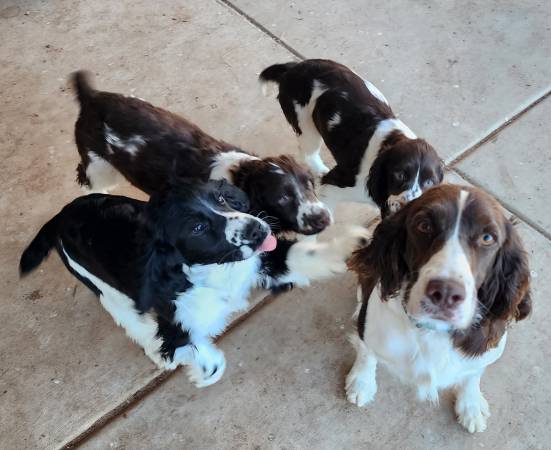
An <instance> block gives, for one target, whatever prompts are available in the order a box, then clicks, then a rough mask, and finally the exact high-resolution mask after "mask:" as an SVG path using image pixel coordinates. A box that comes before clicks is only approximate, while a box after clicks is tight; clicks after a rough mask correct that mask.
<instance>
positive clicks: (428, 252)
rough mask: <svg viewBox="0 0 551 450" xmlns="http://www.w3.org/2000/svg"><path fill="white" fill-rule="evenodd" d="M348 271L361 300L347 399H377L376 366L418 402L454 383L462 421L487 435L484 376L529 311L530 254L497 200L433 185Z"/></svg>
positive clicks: (383, 227) (379, 231)
mask: <svg viewBox="0 0 551 450" xmlns="http://www.w3.org/2000/svg"><path fill="white" fill-rule="evenodd" d="M350 267H351V268H352V269H353V270H354V271H355V272H356V273H357V274H358V277H359V281H360V287H359V288H358V299H359V300H360V301H361V302H362V304H361V307H360V309H359V316H358V336H354V337H353V339H352V341H353V344H354V346H355V348H356V352H357V355H356V361H355V363H354V366H353V367H352V370H351V371H350V373H349V374H348V377H347V380H346V391H347V396H348V399H349V400H350V401H351V402H352V403H355V404H357V405H358V406H363V405H365V404H367V403H369V402H370V401H372V400H373V399H374V396H375V393H376V391H377V382H376V379H375V370H376V365H377V362H378V361H380V362H382V363H384V365H385V366H387V367H388V368H389V369H390V371H391V372H393V373H395V374H396V375H398V376H399V377H400V378H401V379H402V380H403V381H404V382H408V383H411V384H413V385H414V386H415V387H416V389H417V395H418V397H419V398H420V399H422V400H430V401H432V402H437V401H438V391H439V390H440V389H445V388H450V387H455V389H456V391H457V399H456V403H455V411H456V413H457V416H458V420H459V422H460V423H461V424H462V425H463V426H464V427H465V428H467V430H469V431H470V432H475V431H484V430H485V429H486V421H487V418H488V416H489V415H490V413H489V409H488V403H487V402H486V400H485V399H484V397H483V395H482V393H481V392H480V378H481V376H482V374H483V373H484V370H485V368H486V367H487V366H488V365H489V364H491V363H493V362H495V361H496V360H497V359H498V358H499V357H500V356H501V355H502V353H503V350H504V348H505V341H506V335H507V328H508V326H509V324H510V323H511V322H513V321H518V320H522V319H524V318H525V317H526V316H527V315H528V314H529V313H530V310H531V300H530V288H529V286H530V273H529V270H528V261H527V256H526V252H525V251H524V248H523V245H522V242H521V240H520V238H519V235H518V234H517V232H516V230H515V229H514V227H513V224H512V223H511V222H510V221H509V220H508V219H507V218H506V217H505V216H504V213H503V211H502V209H501V207H500V205H499V204H498V203H497V201H496V200H495V199H493V198H492V197H491V196H489V195H488V194H486V193H484V192H483V191H481V190H479V189H475V188H470V187H464V186H455V185H440V186H437V187H434V188H432V189H430V190H429V191H427V192H426V193H425V194H423V195H422V196H421V197H420V198H418V199H417V200H414V201H412V202H410V203H409V204H408V205H406V206H405V207H404V208H403V209H402V210H400V211H399V212H398V213H396V214H394V215H393V216H391V217H389V218H387V219H385V220H383V222H382V223H381V224H379V226H378V227H377V228H376V230H375V232H374V235H373V239H372V241H371V243H370V244H369V245H368V246H367V247H365V248H363V249H361V250H359V251H358V252H356V253H355V255H354V256H353V258H352V260H351V262H350ZM377 283H378V284H379V286H380V292H375V291H374V287H375V286H376V285H377Z"/></svg>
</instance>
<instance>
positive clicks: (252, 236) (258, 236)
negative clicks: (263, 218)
mask: <svg viewBox="0 0 551 450" xmlns="http://www.w3.org/2000/svg"><path fill="white" fill-rule="evenodd" d="M266 236H267V232H266V229H265V227H263V226H262V224H261V223H260V222H258V221H256V220H251V221H250V222H249V224H248V225H247V228H246V229H245V233H244V237H245V239H246V240H248V241H249V242H251V243H252V244H260V243H261V242H262V241H263V240H264V239H265V238H266Z"/></svg>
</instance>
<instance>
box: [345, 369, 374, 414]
mask: <svg viewBox="0 0 551 450" xmlns="http://www.w3.org/2000/svg"><path fill="white" fill-rule="evenodd" d="M345 389H346V398H347V399H348V401H349V402H350V403H354V404H355V405H357V406H359V407H360V408H361V407H362V406H365V405H367V404H368V403H371V402H372V401H373V400H374V399H375V394H376V393H377V382H376V381H375V380H366V379H365V377H362V376H359V374H358V372H356V371H355V370H354V369H352V370H351V371H350V373H349V374H348V376H347V377H346V386H345Z"/></svg>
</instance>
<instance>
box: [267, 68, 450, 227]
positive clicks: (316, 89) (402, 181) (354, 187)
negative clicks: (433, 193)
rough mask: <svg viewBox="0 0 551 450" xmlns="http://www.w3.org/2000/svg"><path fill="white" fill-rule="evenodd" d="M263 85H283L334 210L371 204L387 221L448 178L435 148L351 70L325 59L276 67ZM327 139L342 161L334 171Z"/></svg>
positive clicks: (286, 106)
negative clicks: (325, 153)
mask: <svg viewBox="0 0 551 450" xmlns="http://www.w3.org/2000/svg"><path fill="white" fill-rule="evenodd" d="M260 81H261V82H262V83H267V82H274V83H276V84H277V85H278V89H279V95H278V99H279V104H280V105H281V109H282V110H283V113H284V114H285V117H286V118H287V121H288V122H289V123H290V124H291V126H292V127H293V129H294V131H295V133H296V134H297V136H298V140H299V146H300V150H301V153H302V156H303V158H304V159H305V161H306V163H307V164H308V165H309V166H310V168H311V169H312V170H313V172H314V173H315V174H316V175H319V176H322V181H321V182H322V188H321V191H320V197H321V199H322V200H323V201H324V202H325V203H326V204H327V205H328V206H329V207H330V208H333V207H334V206H335V205H336V204H337V203H339V202H368V201H371V202H373V203H375V204H376V205H377V206H378V207H379V208H380V209H381V213H382V215H383V216H385V215H387V214H389V213H392V212H395V211H397V210H398V209H399V208H400V207H401V206H402V205H403V204H404V203H407V202H408V201H410V200H413V199H414V198H417V197H419V196H420V195H421V194H422V192H423V191H424V190H426V189H427V188H428V187H430V186H433V185H436V184H439V183H440V182H441V181H442V178H443V165H442V162H441V160H440V159H439V157H438V155H437V154H436V152H435V150H434V149H433V148H432V147H431V146H430V145H429V144H428V143H427V142H426V141H424V140H423V139H419V138H417V137H416V136H415V134H414V133H413V132H412V131H411V130H410V129H409V128H408V127H407V126H406V125H405V124H404V123H403V122H402V121H401V120H399V119H397V118H396V116H395V115H394V113H393V112H392V109H391V108H390V106H389V104H388V101H387V99H386V98H385V96H384V95H383V94H382V93H381V92H380V91H379V90H378V89H377V88H376V87H375V86H373V84H371V83H370V82H369V81H366V80H363V79H362V78H360V77H359V76H358V75H356V74H355V73H354V72H352V71H351V70H350V69H348V68H347V67H345V66H343V65H341V64H338V63H336V62H334V61H329V60H322V59H309V60H306V61H303V62H298V63H297V62H290V63H287V64H275V65H273V66H270V67H268V68H267V69H265V70H264V71H263V72H262V73H261V74H260ZM322 139H323V141H324V142H325V145H326V146H327V148H328V149H329V151H330V152H331V154H332V155H333V158H334V159H335V161H336V163H337V165H336V166H335V167H333V168H332V169H331V170H329V169H328V168H327V166H326V165H325V164H324V163H323V161H322V160H321V158H320V155H319V151H320V147H321V141H322Z"/></svg>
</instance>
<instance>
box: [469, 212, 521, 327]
mask: <svg viewBox="0 0 551 450" xmlns="http://www.w3.org/2000/svg"><path fill="white" fill-rule="evenodd" d="M506 232H507V237H506V240H505V242H504V244H503V246H502V247H501V248H500V249H499V252H498V253H497V255H496V258H495V261H494V264H493V267H492V268H491V270H490V271H489V273H488V276H487V278H486V280H484V282H483V283H482V286H481V287H480V289H479V290H478V300H479V301H480V302H481V303H482V304H483V305H485V306H486V307H487V308H488V311H489V315H490V316H491V317H490V318H496V319H502V320H505V321H510V320H513V319H515V320H517V321H518V320H522V319H524V318H526V316H528V314H530V311H531V309H532V300H531V298H530V270H529V268H528V258H527V256H526V252H525V250H524V247H523V245H522V242H521V240H520V236H519V235H518V233H517V231H516V230H515V228H514V226H513V224H512V223H511V222H510V221H508V222H507V224H506Z"/></svg>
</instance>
